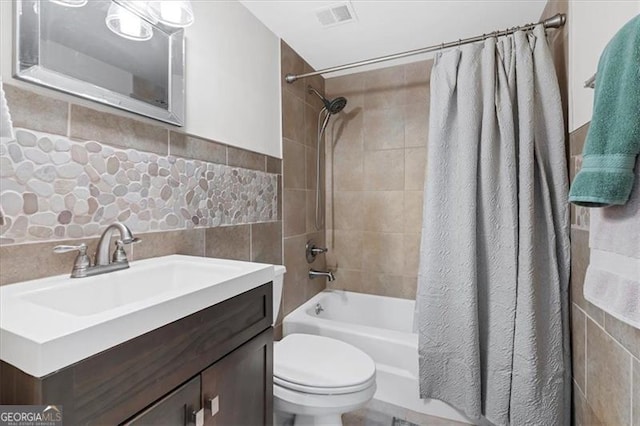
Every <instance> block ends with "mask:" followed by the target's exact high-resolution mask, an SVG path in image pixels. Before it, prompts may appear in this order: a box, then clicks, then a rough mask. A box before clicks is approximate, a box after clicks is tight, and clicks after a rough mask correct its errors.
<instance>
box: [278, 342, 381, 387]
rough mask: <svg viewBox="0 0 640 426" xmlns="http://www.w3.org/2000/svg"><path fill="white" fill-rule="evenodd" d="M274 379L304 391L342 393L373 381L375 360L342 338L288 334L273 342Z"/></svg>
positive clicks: (368, 385) (369, 384) (281, 384)
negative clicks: (340, 339) (341, 339)
mask: <svg viewBox="0 0 640 426" xmlns="http://www.w3.org/2000/svg"><path fill="white" fill-rule="evenodd" d="M273 358H274V366H273V376H274V377H273V381H274V384H275V385H277V386H281V387H282V388H286V389H289V390H292V391H297V392H302V393H305V394H316V395H343V394H348V393H354V392H360V391H363V390H365V389H368V388H370V387H371V386H372V385H374V384H375V373H376V368H375V363H374V362H373V360H372V359H371V357H369V355H367V354H366V353H364V352H363V351H361V350H360V349H357V348H355V347H353V346H351V345H349V344H347V343H344V342H342V341H339V340H336V339H331V338H328V337H323V336H316V335H310V334H290V335H287V336H285V337H284V338H283V339H282V340H281V341H280V342H276V343H275V344H274V349H273Z"/></svg>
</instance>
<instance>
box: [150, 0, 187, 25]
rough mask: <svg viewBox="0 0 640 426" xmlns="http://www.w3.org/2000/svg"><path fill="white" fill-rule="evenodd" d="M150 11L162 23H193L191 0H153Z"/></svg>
mask: <svg viewBox="0 0 640 426" xmlns="http://www.w3.org/2000/svg"><path fill="white" fill-rule="evenodd" d="M148 7H149V13H150V14H151V15H152V16H153V17H154V18H155V19H157V20H158V21H159V22H160V23H162V24H165V25H168V26H170V27H179V28H180V27H188V26H190V25H191V24H193V8H192V7H191V2H190V1H189V0H152V1H149V5H148Z"/></svg>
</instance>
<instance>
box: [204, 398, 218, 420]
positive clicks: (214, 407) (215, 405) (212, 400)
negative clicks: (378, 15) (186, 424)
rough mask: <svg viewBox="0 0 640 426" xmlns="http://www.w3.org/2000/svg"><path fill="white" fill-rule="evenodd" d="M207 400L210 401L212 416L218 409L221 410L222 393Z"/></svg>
mask: <svg viewBox="0 0 640 426" xmlns="http://www.w3.org/2000/svg"><path fill="white" fill-rule="evenodd" d="M207 402H208V403H209V409H210V410H211V417H213V416H215V415H216V414H218V411H220V395H216V396H215V397H214V398H209V399H208V400H207Z"/></svg>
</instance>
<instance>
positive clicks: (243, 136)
mask: <svg viewBox="0 0 640 426" xmlns="http://www.w3.org/2000/svg"><path fill="white" fill-rule="evenodd" d="M12 3H13V2H9V1H4V0H0V76H1V77H2V80H3V81H5V82H7V81H10V82H11V83H12V84H15V85H18V86H21V87H22V88H25V89H29V90H32V91H34V92H38V93H40V94H45V95H48V96H52V97H55V98H58V99H63V100H67V101H70V102H74V103H77V104H81V105H85V106H90V107H92V108H95V109H99V110H103V111H108V112H111V113H115V114H118V115H125V116H130V117H135V118H136V119H141V118H140V116H137V115H134V114H129V113H127V112H125V111H121V110H118V109H115V108H111V107H107V106H103V105H101V104H97V103H93V102H91V101H86V100H82V99H81V98H77V97H75V96H70V95H65V94H60V93H58V92H56V91H53V90H49V89H45V88H41V87H37V86H34V85H31V84H28V83H25V82H21V81H18V80H15V79H13V78H12V77H11V75H12V67H13V57H12V48H13V47H12V44H13V41H12V40H13V30H12V22H13V10H12V9H13V8H12ZM192 4H193V8H194V12H195V18H196V19H195V23H194V25H193V26H192V27H189V28H187V30H186V40H187V43H186V54H187V64H186V101H187V105H186V123H185V126H184V128H183V131H185V132H186V133H189V134H192V135H195V136H200V137H203V138H207V139H213V140H216V141H219V142H223V143H226V144H229V145H233V146H237V147H240V148H245V149H248V150H251V151H256V152H259V153H263V154H268V155H271V156H274V157H278V158H282V136H281V135H282V132H281V105H280V104H281V102H280V88H281V82H280V41H279V39H278V37H276V35H275V34H273V33H272V32H271V31H270V30H269V29H267V28H266V27H265V26H264V25H263V24H262V23H261V22H260V21H258V19H257V18H255V17H254V16H253V15H252V14H251V13H250V12H249V11H248V10H247V9H246V8H245V7H244V6H243V5H241V4H240V3H238V2H236V1H216V0H195V1H193V0H192ZM143 120H144V121H148V122H151V123H155V124H160V122H157V121H153V120H150V119H143ZM167 127H169V126H167Z"/></svg>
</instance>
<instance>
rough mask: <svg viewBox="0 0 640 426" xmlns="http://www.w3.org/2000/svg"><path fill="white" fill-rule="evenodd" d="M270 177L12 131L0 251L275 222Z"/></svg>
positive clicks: (0, 150)
mask: <svg viewBox="0 0 640 426" xmlns="http://www.w3.org/2000/svg"><path fill="white" fill-rule="evenodd" d="M277 185H278V181H277V175H275V174H270V173H265V172H260V171H256V170H247V169H242V168H238V167H231V166H227V165H222V164H215V163H209V162H205V161H200V160H191V159H183V158H176V157H173V156H168V157H167V156H161V155H158V154H155V153H150V152H143V151H138V150H133V149H120V148H115V147H112V146H108V145H105V144H101V143H99V142H96V141H75V140H70V139H68V138H66V137H62V136H57V135H51V134H46V133H40V132H34V131H31V130H25V129H17V131H16V139H15V140H3V141H2V145H1V146H0V208H1V209H2V212H3V214H4V219H5V220H4V224H3V225H2V226H0V244H3V245H6V244H20V243H27V242H35V241H46V240H63V239H75V238H86V237H93V236H99V235H100V232H101V231H102V230H103V229H104V228H105V227H106V226H107V225H109V224H111V223H113V222H114V221H121V222H123V223H125V224H126V225H127V226H129V227H130V228H131V230H132V231H133V232H138V233H140V232H148V231H160V230H175V229H191V228H196V227H215V226H220V225H237V224H244V223H254V222H268V221H275V220H277V216H278V205H277Z"/></svg>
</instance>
